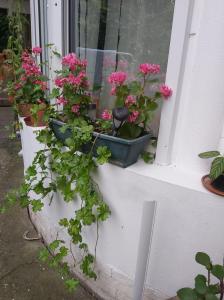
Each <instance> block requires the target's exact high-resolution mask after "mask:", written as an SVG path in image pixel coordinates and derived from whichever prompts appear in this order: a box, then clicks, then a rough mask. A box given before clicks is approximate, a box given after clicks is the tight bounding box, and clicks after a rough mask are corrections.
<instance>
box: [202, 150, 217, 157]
mask: <svg viewBox="0 0 224 300" xmlns="http://www.w3.org/2000/svg"><path fill="white" fill-rule="evenodd" d="M219 155H220V152H219V151H207V152H202V153H200V154H198V156H199V157H200V158H213V157H216V156H219Z"/></svg>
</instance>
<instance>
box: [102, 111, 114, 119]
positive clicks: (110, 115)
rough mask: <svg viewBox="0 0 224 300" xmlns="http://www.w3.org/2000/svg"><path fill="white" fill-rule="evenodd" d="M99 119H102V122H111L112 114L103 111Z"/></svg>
mask: <svg viewBox="0 0 224 300" xmlns="http://www.w3.org/2000/svg"><path fill="white" fill-rule="evenodd" d="M101 117H102V119H103V120H111V119H112V114H111V112H110V111H109V110H108V109H105V110H104V111H103V112H102V115H101Z"/></svg>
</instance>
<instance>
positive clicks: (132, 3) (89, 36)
mask: <svg viewBox="0 0 224 300" xmlns="http://www.w3.org/2000/svg"><path fill="white" fill-rule="evenodd" d="M68 11H69V51H70V52H75V53H76V54H77V55H79V56H80V57H81V58H86V59H87V60H88V68H87V72H88V75H89V78H90V84H91V85H92V86H95V85H100V86H102V89H101V90H100V91H98V92H95V93H94V95H93V96H94V98H95V101H96V102H97V103H99V111H101V110H102V109H104V108H105V107H107V108H108V107H109V108H112V107H113V104H114V103H113V101H114V98H113V97H112V96H111V95H110V86H109V84H108V83H107V77H108V75H109V74H110V73H111V72H113V71H118V70H124V71H126V72H127V73H128V74H129V77H130V78H131V77H132V76H133V74H134V73H135V72H136V70H137V67H138V65H139V64H140V63H144V62H151V63H156V64H160V65H161V69H162V74H161V81H164V80H165V74H166V67H167V60H168V52H169V43H170V36H171V29H172V20H173V11H174V1H173V0H70V2H69V10H68ZM159 120H160V109H158V112H157V113H156V118H155V120H154V123H153V124H152V129H153V131H154V134H155V135H157V134H158V127H159Z"/></svg>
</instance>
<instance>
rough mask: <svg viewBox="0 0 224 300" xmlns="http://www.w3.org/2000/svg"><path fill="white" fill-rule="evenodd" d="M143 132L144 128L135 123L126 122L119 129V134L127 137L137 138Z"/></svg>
mask: <svg viewBox="0 0 224 300" xmlns="http://www.w3.org/2000/svg"><path fill="white" fill-rule="evenodd" d="M141 133H142V128H141V127H139V126H138V125H135V124H133V123H125V124H124V125H123V126H122V127H121V128H120V129H119V131H118V135H119V137H121V138H125V139H135V138H137V137H139V136H140V135H141Z"/></svg>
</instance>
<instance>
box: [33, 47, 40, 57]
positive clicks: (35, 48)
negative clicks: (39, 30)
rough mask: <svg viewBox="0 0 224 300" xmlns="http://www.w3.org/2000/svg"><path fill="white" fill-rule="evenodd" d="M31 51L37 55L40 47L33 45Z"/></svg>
mask: <svg viewBox="0 0 224 300" xmlns="http://www.w3.org/2000/svg"><path fill="white" fill-rule="evenodd" d="M32 52H33V53H34V54H36V55H37V54H40V53H41V52H42V49H41V48H40V47H38V46H36V47H33V49H32Z"/></svg>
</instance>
